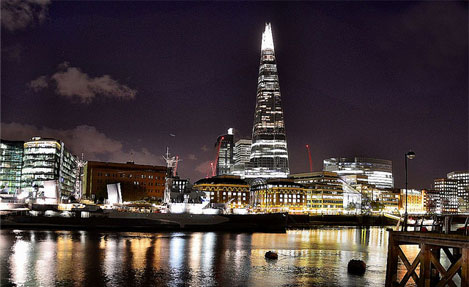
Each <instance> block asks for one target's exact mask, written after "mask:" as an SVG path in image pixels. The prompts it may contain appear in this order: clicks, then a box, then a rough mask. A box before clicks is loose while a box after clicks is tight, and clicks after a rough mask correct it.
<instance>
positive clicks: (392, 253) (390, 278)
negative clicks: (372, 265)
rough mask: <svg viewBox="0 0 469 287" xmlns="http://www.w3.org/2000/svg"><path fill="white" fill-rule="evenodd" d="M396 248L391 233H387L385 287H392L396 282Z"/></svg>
mask: <svg viewBox="0 0 469 287" xmlns="http://www.w3.org/2000/svg"><path fill="white" fill-rule="evenodd" d="M397 247H398V245H396V242H395V241H394V238H393V235H392V231H391V232H389V240H388V262H387V266H386V287H393V286H394V283H395V282H397V260H398V254H397Z"/></svg>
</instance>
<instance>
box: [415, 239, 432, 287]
mask: <svg viewBox="0 0 469 287" xmlns="http://www.w3.org/2000/svg"><path fill="white" fill-rule="evenodd" d="M421 249H422V252H423V254H422V255H423V256H422V260H421V261H420V279H419V282H416V283H417V284H418V287H430V274H431V268H430V266H431V261H430V257H431V253H430V246H429V245H427V244H422V246H421Z"/></svg>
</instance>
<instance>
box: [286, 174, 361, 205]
mask: <svg viewBox="0 0 469 287" xmlns="http://www.w3.org/2000/svg"><path fill="white" fill-rule="evenodd" d="M290 178H292V179H293V180H294V182H296V183H299V184H301V185H303V186H304V187H305V188H306V189H307V191H306V206H305V211H307V212H310V213H314V214H341V213H343V212H344V189H343V186H342V182H341V181H340V178H339V177H338V175H337V173H334V172H327V171H325V172H324V171H320V172H309V173H298V174H292V175H290ZM355 194H356V196H355V197H353V199H352V198H349V197H347V199H346V200H347V201H346V202H345V203H346V206H348V205H349V203H351V202H359V201H360V195H359V194H358V193H355ZM349 199H350V201H351V202H349V201H348V200H349ZM350 205H352V204H350ZM354 205H355V203H354Z"/></svg>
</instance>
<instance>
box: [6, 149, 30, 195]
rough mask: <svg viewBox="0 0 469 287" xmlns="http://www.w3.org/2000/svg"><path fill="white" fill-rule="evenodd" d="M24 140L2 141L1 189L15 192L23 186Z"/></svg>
mask: <svg viewBox="0 0 469 287" xmlns="http://www.w3.org/2000/svg"><path fill="white" fill-rule="evenodd" d="M23 145H24V142H23V141H8V140H1V142H0V189H1V190H2V192H6V193H15V192H16V191H18V190H19V189H20V188H21V167H22V165H23Z"/></svg>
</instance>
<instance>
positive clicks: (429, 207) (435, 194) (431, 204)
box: [422, 189, 441, 214]
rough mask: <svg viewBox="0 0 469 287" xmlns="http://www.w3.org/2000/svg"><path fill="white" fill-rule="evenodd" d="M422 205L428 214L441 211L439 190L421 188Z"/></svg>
mask: <svg viewBox="0 0 469 287" xmlns="http://www.w3.org/2000/svg"><path fill="white" fill-rule="evenodd" d="M422 196H423V205H424V207H425V212H426V213H429V214H436V213H438V214H439V213H441V200H440V192H439V191H438V190H433V189H423V190H422Z"/></svg>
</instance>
